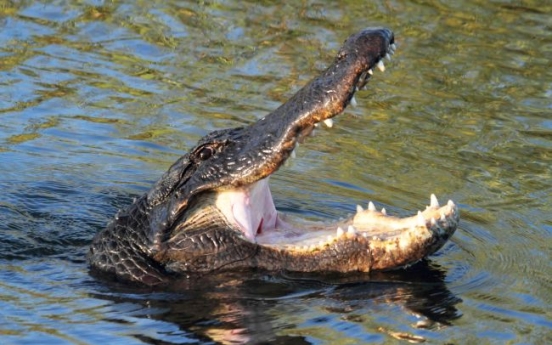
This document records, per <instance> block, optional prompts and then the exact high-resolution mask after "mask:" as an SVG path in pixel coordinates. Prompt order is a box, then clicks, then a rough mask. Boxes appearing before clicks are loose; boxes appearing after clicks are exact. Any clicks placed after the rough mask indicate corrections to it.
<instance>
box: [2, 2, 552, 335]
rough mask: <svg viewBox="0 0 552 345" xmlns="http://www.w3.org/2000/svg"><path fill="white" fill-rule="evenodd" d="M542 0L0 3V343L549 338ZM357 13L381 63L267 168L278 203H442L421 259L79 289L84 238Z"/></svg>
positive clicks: (265, 102)
mask: <svg viewBox="0 0 552 345" xmlns="http://www.w3.org/2000/svg"><path fill="white" fill-rule="evenodd" d="M551 12H552V6H550V5H549V4H548V3H546V2H539V1H524V2H522V3H521V4H520V3H519V2H518V1H493V2H486V1H475V0H474V1H458V2H455V3H454V4H449V2H445V1H442V2H437V1H434V2H424V1H417V2H412V3H404V2H400V1H376V2H365V3H362V2H358V1H347V2H339V4H338V3H337V2H333V1H292V2H287V4H285V5H282V4H278V3H276V2H274V3H272V2H261V3H258V2H253V1H249V2H239V1H214V2H204V3H202V4H197V3H196V2H192V1H190V2H187V1H128V0H126V1H125V0H121V1H115V2H113V1H92V0H90V1H67V2H64V1H42V2H36V1H15V2H3V3H1V4H0V167H1V169H0V191H1V193H0V318H1V319H2V322H0V342H1V343H2V344H38V343H40V344H50V343H51V344H98V343H101V342H103V343H109V344H111V343H125V344H143V343H149V344H173V343H176V344H182V343H205V342H207V343H209V342H210V343H217V342H218V343H231V342H234V343H245V342H250V343H275V344H314V343H316V344H334V343H339V344H363V343H386V344H387V343H393V342H398V343H403V342H404V341H410V342H422V341H426V342H428V343H439V344H442V343H455V344H456V343H474V342H482V343H491V344H492V343H496V344H504V343H510V344H517V343H523V344H527V343H536V344H541V343H547V342H552V335H551V334H552V317H551V312H550V310H551V307H552V298H551V296H552V279H551V278H550V277H551V275H552V269H551V264H550V261H551V249H550V248H552V217H551V216H550V215H551V214H552V206H551V205H552V197H551V195H552V101H551V100H552V72H551V69H550V66H551V62H550V57H551V56H552V29H551V28H552V21H551V19H550V18H551V17H550V15H549V14H550V13H551ZM367 26H387V27H389V28H391V29H393V30H394V31H395V35H396V38H397V45H398V49H397V54H396V55H395V56H394V58H393V61H392V62H389V63H387V64H386V66H387V70H386V72H385V73H383V74H382V73H376V74H375V76H374V78H372V79H371V81H370V83H369V89H368V91H367V92H364V93H361V94H358V95H357V97H356V98H357V101H358V103H359V105H358V106H357V107H356V108H348V110H347V111H346V112H345V114H344V115H342V116H340V117H339V118H338V119H337V120H336V124H335V126H334V128H332V129H322V130H320V131H318V132H317V136H316V137H314V138H313V139H312V140H309V141H308V143H306V144H305V145H302V146H301V147H300V149H299V151H298V159H296V160H294V161H293V162H292V163H291V164H290V165H288V166H287V167H285V168H283V169H282V170H281V171H279V172H278V173H277V174H276V175H275V176H273V177H272V179H271V182H272V189H273V194H274V197H275V199H276V204H277V206H278V207H279V209H280V210H283V211H285V212H291V213H294V214H295V215H297V216H301V217H305V218H309V219H316V220H331V219H334V218H337V217H341V216H344V215H346V214H347V213H352V212H354V210H355V205H356V204H359V203H360V204H365V203H366V202H367V201H368V200H373V201H374V202H375V203H376V204H377V205H378V207H385V208H386V209H387V210H388V211H389V212H390V213H392V214H398V215H401V216H405V215H409V214H413V213H414V212H416V210H417V209H421V208H423V207H424V205H426V204H427V203H428V202H429V195H430V193H435V194H437V196H439V197H441V200H442V201H446V199H449V198H450V199H453V200H455V201H456V202H457V203H458V204H459V206H460V207H461V217H462V223H461V226H460V228H459V229H458V231H457V233H456V234H455V235H454V237H453V239H452V241H450V242H449V243H448V244H447V245H446V246H445V247H444V248H443V249H442V250H441V251H439V252H438V253H437V254H436V255H434V256H432V257H431V258H430V259H429V260H428V261H427V262H424V263H421V264H420V265H416V266H414V267H412V268H410V269H408V270H401V271H397V272H392V273H387V274H374V275H347V276H344V277H343V276H339V277H338V276H328V275H296V274H294V275H289V274H281V273H275V274H271V275H268V274H261V273H258V274H251V275H250V276H247V277H244V276H243V275H234V274H227V275H224V276H221V277H213V278H212V279H211V280H209V281H208V282H204V283H202V285H201V286H199V287H198V286H194V284H191V285H190V286H188V287H183V288H182V289H181V291H156V292H151V291H144V290H141V289H139V288H138V287H128V286H127V287H125V286H116V285H112V284H107V283H105V282H101V281H98V280H96V279H94V278H92V277H91V276H89V274H88V270H87V266H86V263H85V259H84V258H85V253H86V251H87V249H88V245H89V243H90V241H91V239H92V237H93V236H94V234H95V233H96V232H97V231H99V230H100V229H102V228H103V227H104V226H105V224H106V223H107V222H108V221H109V219H110V218H111V217H112V216H113V215H114V214H115V213H116V211H117V210H118V209H119V208H122V207H124V206H126V205H128V204H129V203H130V202H131V201H132V198H133V197H136V196H138V195H140V194H141V193H144V192H145V191H146V190H147V189H148V188H149V186H150V185H151V184H152V183H153V182H154V181H155V180H156V179H157V178H158V177H159V176H160V175H161V174H162V173H163V171H164V170H165V169H166V168H167V167H168V166H169V165H170V164H172V162H174V161H175V160H176V159H177V158H178V157H179V156H180V155H181V154H183V153H184V152H186V150H187V149H188V148H190V147H191V146H192V145H193V144H194V143H195V142H196V141H197V140H198V139H199V138H200V137H201V136H202V135H204V134H206V133H208V132H210V131H212V130H215V129H220V128H227V127H232V126H239V125H244V124H249V123H252V122H253V121H255V120H256V119H258V118H260V117H262V116H263V115H265V114H266V113H267V112H269V111H271V110H273V109H275V108H276V107H277V106H278V105H279V104H281V103H282V102H283V101H285V100H286V99H287V98H288V97H290V96H291V95H292V94H293V93H294V92H295V91H297V90H298V89H299V88H300V87H301V86H302V85H304V84H305V83H306V82H307V81H308V80H309V79H311V78H313V77H314V76H315V75H317V74H318V73H319V72H320V71H321V70H323V68H324V67H325V66H326V65H327V64H328V63H329V62H330V61H331V59H332V58H333V56H334V55H335V53H336V50H337V49H338V48H339V46H340V45H341V43H342V42H343V40H344V39H345V38H346V37H347V36H348V35H350V34H351V33H353V32H356V31H358V30H360V29H362V28H364V27H367Z"/></svg>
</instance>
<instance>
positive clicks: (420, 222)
mask: <svg viewBox="0 0 552 345" xmlns="http://www.w3.org/2000/svg"><path fill="white" fill-rule="evenodd" d="M418 226H426V221H425V218H424V215H423V214H422V211H418Z"/></svg>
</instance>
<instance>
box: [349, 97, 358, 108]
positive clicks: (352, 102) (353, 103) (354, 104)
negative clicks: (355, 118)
mask: <svg viewBox="0 0 552 345" xmlns="http://www.w3.org/2000/svg"><path fill="white" fill-rule="evenodd" d="M351 105H352V106H353V107H356V106H357V105H358V104H357V101H356V99H355V96H353V97H351Z"/></svg>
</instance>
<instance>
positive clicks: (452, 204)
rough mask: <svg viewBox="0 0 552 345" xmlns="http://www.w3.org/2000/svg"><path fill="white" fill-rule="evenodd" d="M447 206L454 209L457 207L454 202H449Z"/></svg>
mask: <svg viewBox="0 0 552 345" xmlns="http://www.w3.org/2000/svg"><path fill="white" fill-rule="evenodd" d="M447 205H448V206H449V207H451V208H452V207H456V204H454V201H452V200H449V201H448V202H447Z"/></svg>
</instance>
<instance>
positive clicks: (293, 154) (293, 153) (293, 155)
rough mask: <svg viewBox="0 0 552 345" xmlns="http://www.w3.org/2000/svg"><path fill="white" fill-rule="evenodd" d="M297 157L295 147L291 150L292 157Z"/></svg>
mask: <svg viewBox="0 0 552 345" xmlns="http://www.w3.org/2000/svg"><path fill="white" fill-rule="evenodd" d="M296 157H297V154H295V149H293V151H291V158H296Z"/></svg>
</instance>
